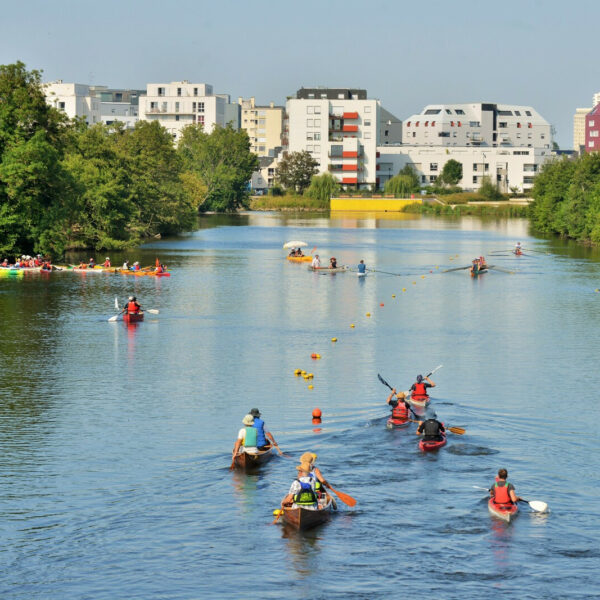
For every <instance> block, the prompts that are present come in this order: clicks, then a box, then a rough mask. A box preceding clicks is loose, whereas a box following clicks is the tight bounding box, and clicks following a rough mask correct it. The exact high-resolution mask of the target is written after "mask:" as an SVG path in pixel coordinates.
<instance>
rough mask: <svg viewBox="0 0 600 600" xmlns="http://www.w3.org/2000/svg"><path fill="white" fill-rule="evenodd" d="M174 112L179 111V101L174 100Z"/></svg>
mask: <svg viewBox="0 0 600 600" xmlns="http://www.w3.org/2000/svg"><path fill="white" fill-rule="evenodd" d="M175 112H176V113H178V112H179V102H175Z"/></svg>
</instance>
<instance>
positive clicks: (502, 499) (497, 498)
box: [492, 480, 513, 504]
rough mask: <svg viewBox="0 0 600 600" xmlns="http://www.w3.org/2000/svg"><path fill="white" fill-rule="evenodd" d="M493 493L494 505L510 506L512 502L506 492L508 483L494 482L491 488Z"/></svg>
mask: <svg viewBox="0 0 600 600" xmlns="http://www.w3.org/2000/svg"><path fill="white" fill-rule="evenodd" d="M492 490H493V492H494V497H493V500H494V503H495V504H512V503H513V501H512V499H511V497H510V494H509V492H508V481H498V480H496V481H495V482H494V487H493V488H492Z"/></svg>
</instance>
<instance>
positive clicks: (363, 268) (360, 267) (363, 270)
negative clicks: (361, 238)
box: [358, 258, 367, 273]
mask: <svg viewBox="0 0 600 600" xmlns="http://www.w3.org/2000/svg"><path fill="white" fill-rule="evenodd" d="M358 272H359V273H366V272H367V265H365V261H364V260H363V259H362V258H361V259H360V262H359V263H358Z"/></svg>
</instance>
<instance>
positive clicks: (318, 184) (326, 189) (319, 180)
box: [306, 173, 340, 202]
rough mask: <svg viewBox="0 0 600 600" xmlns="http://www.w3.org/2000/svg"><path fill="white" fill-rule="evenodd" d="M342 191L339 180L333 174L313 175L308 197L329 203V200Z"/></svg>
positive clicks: (307, 193)
mask: <svg viewBox="0 0 600 600" xmlns="http://www.w3.org/2000/svg"><path fill="white" fill-rule="evenodd" d="M339 191H340V184H339V182H338V180H337V179H336V178H335V177H334V176H333V175H332V174H331V173H323V174H322V175H313V176H312V179H311V180H310V187H309V188H308V190H306V195H307V196H308V197H309V198H314V199H315V200H321V201H322V202H329V199H330V198H331V197H332V196H334V195H335V194H337V193H338V192H339Z"/></svg>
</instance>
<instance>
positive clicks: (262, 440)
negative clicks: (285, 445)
mask: <svg viewBox="0 0 600 600" xmlns="http://www.w3.org/2000/svg"><path fill="white" fill-rule="evenodd" d="M252 427H254V428H255V429H256V446H257V447H258V448H260V447H261V446H266V445H267V443H268V442H267V437H266V436H265V422H264V421H263V420H262V419H259V418H257V417H254V425H253V426H252Z"/></svg>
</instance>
